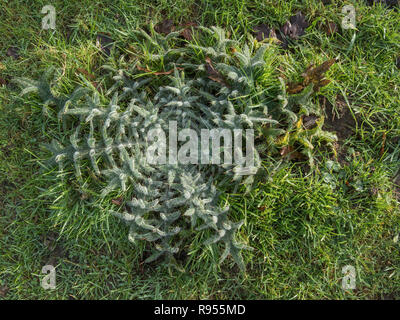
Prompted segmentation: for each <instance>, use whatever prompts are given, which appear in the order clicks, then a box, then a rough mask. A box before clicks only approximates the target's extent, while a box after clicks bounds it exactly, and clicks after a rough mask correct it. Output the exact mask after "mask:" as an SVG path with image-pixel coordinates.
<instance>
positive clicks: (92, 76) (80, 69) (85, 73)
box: [76, 68, 96, 80]
mask: <svg viewBox="0 0 400 320" xmlns="http://www.w3.org/2000/svg"><path fill="white" fill-rule="evenodd" d="M76 71H78V72H79V73H81V74H83V75H84V76H85V77H86V78H88V79H89V80H94V79H96V77H95V76H94V75H93V74H91V73H90V72H89V71H86V70H85V69H82V68H77V69H76Z"/></svg>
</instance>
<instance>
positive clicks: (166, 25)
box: [154, 19, 175, 35]
mask: <svg viewBox="0 0 400 320" xmlns="http://www.w3.org/2000/svg"><path fill="white" fill-rule="evenodd" d="M154 30H156V31H157V32H158V33H162V34H165V35H167V34H169V33H171V32H173V31H175V26H174V21H172V20H171V19H165V20H163V21H161V22H159V23H157V24H156V25H155V26H154Z"/></svg>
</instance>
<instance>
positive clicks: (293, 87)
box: [287, 59, 336, 94]
mask: <svg viewBox="0 0 400 320" xmlns="http://www.w3.org/2000/svg"><path fill="white" fill-rule="evenodd" d="M335 62H336V59H330V60H326V61H324V62H323V63H322V64H320V65H319V66H316V67H314V65H313V64H311V65H309V66H308V67H307V69H306V70H305V71H304V72H303V73H302V75H301V76H302V77H303V81H302V82H300V83H288V84H287V90H288V92H289V93H291V94H296V93H299V92H300V91H302V90H303V89H304V88H305V87H307V86H308V85H309V84H310V83H313V84H314V87H313V90H314V92H318V91H319V89H320V88H321V87H324V86H326V85H328V84H329V83H330V80H328V79H324V76H325V73H326V72H327V71H328V70H329V68H330V67H331V66H332V65H333V64H334V63H335Z"/></svg>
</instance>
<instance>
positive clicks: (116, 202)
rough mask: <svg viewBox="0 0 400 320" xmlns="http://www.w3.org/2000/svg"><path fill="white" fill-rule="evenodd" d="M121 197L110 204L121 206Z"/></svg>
mask: <svg viewBox="0 0 400 320" xmlns="http://www.w3.org/2000/svg"><path fill="white" fill-rule="evenodd" d="M122 200H123V199H122V197H119V198H116V199H112V200H111V202H112V203H113V204H115V205H116V206H120V205H121V204H122Z"/></svg>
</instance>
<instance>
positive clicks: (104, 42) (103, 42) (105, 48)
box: [96, 33, 114, 57]
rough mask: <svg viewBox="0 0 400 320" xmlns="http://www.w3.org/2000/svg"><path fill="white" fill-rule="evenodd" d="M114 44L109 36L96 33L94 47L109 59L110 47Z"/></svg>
mask: <svg viewBox="0 0 400 320" xmlns="http://www.w3.org/2000/svg"><path fill="white" fill-rule="evenodd" d="M113 43H114V40H113V39H112V38H111V36H110V35H109V34H106V33H98V34H97V36H96V45H97V46H98V47H99V48H100V49H101V51H102V52H103V53H104V54H105V55H106V56H107V57H109V56H110V54H111V47H112V44H113Z"/></svg>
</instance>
